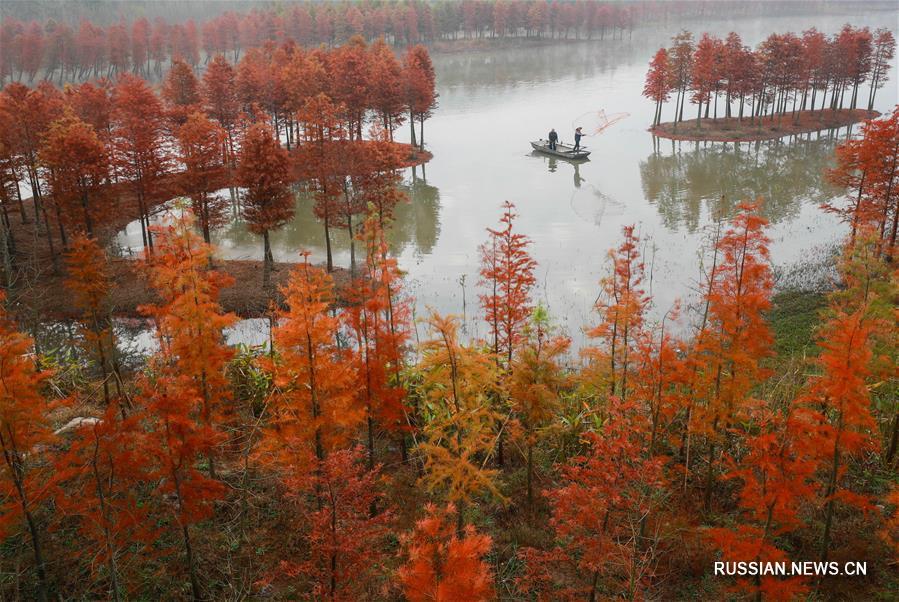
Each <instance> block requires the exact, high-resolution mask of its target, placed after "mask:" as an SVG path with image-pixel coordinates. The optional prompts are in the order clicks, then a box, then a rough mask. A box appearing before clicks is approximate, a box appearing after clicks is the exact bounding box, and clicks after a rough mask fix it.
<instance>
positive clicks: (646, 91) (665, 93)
mask: <svg viewBox="0 0 899 602" xmlns="http://www.w3.org/2000/svg"><path fill="white" fill-rule="evenodd" d="M643 96H645V97H646V98H649V99H650V100H654V101H655V103H656V112H655V114H654V116H653V118H652V125H654V126H655V125H658V123H659V121H661V119H662V103H664V102H667V100H668V98H669V97H670V96H671V67H670V66H669V64H668V51H667V50H665V49H664V48H659V50H658V52H656V53H655V56H653V57H652V60H651V61H650V62H649V71H647V72H646V84H645V85H644V86H643Z"/></svg>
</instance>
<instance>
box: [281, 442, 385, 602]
mask: <svg viewBox="0 0 899 602" xmlns="http://www.w3.org/2000/svg"><path fill="white" fill-rule="evenodd" d="M363 455H364V452H363V451H362V450H361V449H359V448H357V449H350V450H341V451H337V452H334V453H333V454H331V455H329V456H328V457H327V458H326V459H325V460H324V461H321V462H320V468H319V469H318V470H316V472H315V474H314V476H313V477H312V479H311V483H309V484H310V485H311V487H312V489H314V491H315V498H316V509H310V510H308V511H304V512H303V514H304V519H305V520H308V521H309V523H310V528H309V533H308V534H307V535H306V540H307V543H308V548H309V555H308V558H306V559H304V560H302V561H298V562H297V561H282V562H281V566H280V568H281V570H282V571H283V572H284V573H286V574H287V575H288V576H291V577H296V576H301V575H302V576H304V577H305V578H306V579H308V580H310V581H311V594H312V596H314V597H316V598H328V599H331V600H363V599H374V598H376V597H378V594H380V592H382V591H383V589H384V581H385V578H386V575H387V572H386V570H385V566H384V565H385V560H386V559H387V555H388V554H389V552H388V550H389V537H390V530H389V527H390V524H391V522H392V521H393V512H392V511H391V510H390V509H384V510H381V511H380V512H377V513H375V514H372V508H374V507H376V506H379V505H381V504H382V503H383V501H384V494H383V493H382V491H381V490H382V480H383V478H382V477H381V475H380V469H379V468H376V469H375V470H366V469H365V468H363V462H362V457H363ZM295 481H296V478H295V477H294V476H291V478H290V480H289V481H288V487H289V488H290V490H289V491H290V493H289V496H290V497H291V498H293V499H298V501H302V500H303V494H304V493H305V491H306V489H307V488H305V487H304V488H301V489H297V488H296V487H297V485H301V486H302V485H305V483H303V482H300V483H295Z"/></svg>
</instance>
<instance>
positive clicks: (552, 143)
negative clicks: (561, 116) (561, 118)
mask: <svg viewBox="0 0 899 602" xmlns="http://www.w3.org/2000/svg"><path fill="white" fill-rule="evenodd" d="M558 140H559V135H558V134H557V133H556V129H555V128H553V129H551V130H550V131H549V148H550V150H556V142H557V141H558Z"/></svg>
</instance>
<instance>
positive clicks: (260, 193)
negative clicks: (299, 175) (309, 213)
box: [238, 123, 294, 287]
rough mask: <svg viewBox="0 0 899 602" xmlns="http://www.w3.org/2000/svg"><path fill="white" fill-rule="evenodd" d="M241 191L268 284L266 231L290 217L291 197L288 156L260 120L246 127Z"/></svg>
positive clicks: (269, 250) (271, 260)
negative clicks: (259, 237) (258, 240)
mask: <svg viewBox="0 0 899 602" xmlns="http://www.w3.org/2000/svg"><path fill="white" fill-rule="evenodd" d="M238 180H239V182H240V185H241V186H242V187H244V188H246V192H245V193H244V203H245V205H246V206H245V209H244V218H245V219H246V221H247V228H248V229H249V230H250V232H253V233H254V234H261V235H262V241H263V246H264V250H263V271H262V283H263V286H265V287H268V286H269V282H270V279H271V271H272V268H273V267H274V261H275V260H274V257H273V256H272V248H271V243H270V242H269V232H271V231H272V230H275V229H277V228H280V227H281V226H283V225H284V224H286V223H288V222H289V221H290V220H291V219H293V214H294V198H293V193H292V192H291V190H290V159H289V157H288V155H287V151H285V150H284V149H283V148H281V145H280V144H278V141H277V140H275V139H274V137H273V136H272V133H271V130H269V129H268V127H267V126H266V125H265V124H263V123H256V124H254V125H252V126H251V127H250V129H249V130H247V133H246V136H244V140H243V146H242V148H241V151H240V165H239V168H238Z"/></svg>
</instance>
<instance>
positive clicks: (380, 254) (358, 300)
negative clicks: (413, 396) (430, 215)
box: [345, 213, 408, 469]
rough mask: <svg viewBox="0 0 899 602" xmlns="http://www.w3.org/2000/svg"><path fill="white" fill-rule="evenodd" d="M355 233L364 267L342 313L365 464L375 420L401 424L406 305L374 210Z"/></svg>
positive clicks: (371, 457) (395, 426) (371, 447)
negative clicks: (364, 428)
mask: <svg viewBox="0 0 899 602" xmlns="http://www.w3.org/2000/svg"><path fill="white" fill-rule="evenodd" d="M359 235H360V237H361V238H362V239H363V240H364V242H365V244H366V261H365V268H366V269H365V274H364V277H363V278H361V279H357V280H354V282H353V288H352V289H351V290H350V292H349V297H350V299H349V300H350V304H349V306H348V307H347V310H346V312H345V317H346V322H347V325H348V326H349V332H350V334H351V337H352V339H353V340H354V342H355V346H356V353H355V354H354V361H353V363H354V366H355V372H356V375H357V377H356V380H357V382H359V383H360V386H359V387H358V389H357V391H358V392H357V396H358V398H359V402H360V405H361V406H362V407H364V408H365V409H366V414H367V422H368V454H369V468H370V469H371V468H372V467H373V466H374V450H375V434H374V433H375V426H376V424H382V425H384V426H385V427H386V428H387V429H389V430H390V431H394V432H396V431H400V432H402V431H404V430H405V429H404V428H403V427H404V424H403V423H404V421H405V418H406V409H405V405H404V397H405V393H406V391H405V388H404V387H403V384H402V382H401V376H400V371H401V369H402V363H403V347H404V345H405V343H406V340H407V339H408V324H407V320H408V307H407V304H406V303H405V302H404V301H403V300H402V299H401V298H400V297H399V289H400V275H399V272H398V269H397V267H396V260H395V259H392V258H389V257H388V256H387V242H386V240H385V239H384V231H383V229H382V228H381V225H380V222H379V220H378V218H377V215H375V214H374V213H372V214H370V215H369V217H368V219H367V220H366V221H365V223H364V227H363V230H362V232H360V234H359Z"/></svg>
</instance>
